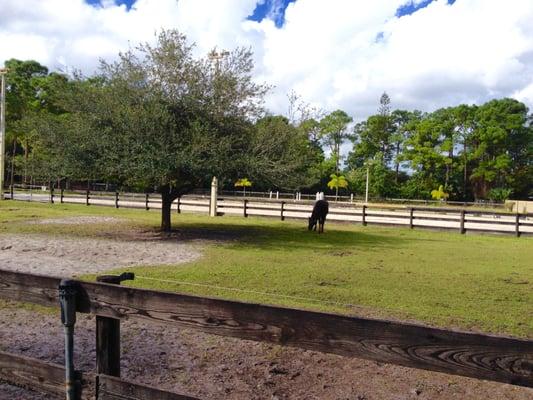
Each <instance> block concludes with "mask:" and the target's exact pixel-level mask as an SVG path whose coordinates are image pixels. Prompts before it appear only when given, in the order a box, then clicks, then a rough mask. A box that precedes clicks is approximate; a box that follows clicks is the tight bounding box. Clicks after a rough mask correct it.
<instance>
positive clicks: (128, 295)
mask: <svg viewBox="0 0 533 400" xmlns="http://www.w3.org/2000/svg"><path fill="white" fill-rule="evenodd" d="M59 282H60V279H59V278H55V277H48V276H39V275H33V274H25V273H18V272H10V271H3V270H0V298H2V299H7V300H16V301H25V302H31V303H35V304H39V305H44V306H57V304H58V301H57V297H58V285H59ZM76 285H77V288H78V292H77V293H78V294H77V299H76V302H77V312H80V313H90V314H93V315H96V316H100V317H108V318H115V319H119V320H120V319H138V320H143V321H146V322H151V323H158V324H164V325H173V326H177V327H182V328H188V329H193V330H197V331H201V332H205V333H210V334H215V335H221V336H229V337H236V338H241V339H248V340H254V341H259V342H269V343H275V344H279V345H284V346H292V347H298V348H302V349H307V350H315V351H320V352H325V353H333V354H338V355H342V356H347V357H359V358H365V359H369V360H374V361H379V362H385V363H391V364H396V365H402V366H406V367H412V368H419V369H425V370H431V371H438V372H444V373H449V374H455V375H463V376H468V377H473V378H479V379H487V380H493V381H497V382H504V383H510V384H514V385H520V386H527V387H533V340H527V339H517V338H511V337H506V336H496V335H484V334H478V333H470V332H461V331H457V330H445V329H437V328H432V327H427V326H423V325H417V324H408V323H401V322H394V321H387V320H380V319H370V318H359V317H350V316H344V315H337V314H330V313H322V312H313V311H304V310H298V309H291V308H283V307H274V306H267V305H261V304H252V303H243V302H236V301H228V300H221V299H215V298H208V297H198V296H192V295H185V294H179V293H172V292H163V291H154V290H146V289H138V288H133V287H125V286H117V285H112V284H107V283H99V282H96V283H93V282H83V281H76ZM2 371H4V369H0V375H2V377H3V378H4V379H8V380H9V379H10V376H9V374H7V378H6V376H5V375H3V373H2ZM110 398H113V397H110ZM118 398H120V397H118ZM133 398H135V397H133ZM140 398H141V399H142V397H140ZM154 398H157V397H154ZM162 398H164V397H162ZM184 398H187V397H184Z"/></svg>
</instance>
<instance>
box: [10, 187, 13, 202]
mask: <svg viewBox="0 0 533 400" xmlns="http://www.w3.org/2000/svg"><path fill="white" fill-rule="evenodd" d="M9 198H10V199H11V200H13V185H9Z"/></svg>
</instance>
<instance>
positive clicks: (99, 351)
mask: <svg viewBox="0 0 533 400" xmlns="http://www.w3.org/2000/svg"><path fill="white" fill-rule="evenodd" d="M134 278H135V275H134V274H133V273H132V272H124V273H123V274H120V275H100V276H98V277H97V278H96V281H97V282H102V283H110V284H114V285H120V282H122V281H125V280H133V279H134ZM96 373H98V374H105V375H110V376H116V377H120V320H119V319H115V318H107V317H98V316H97V317H96Z"/></svg>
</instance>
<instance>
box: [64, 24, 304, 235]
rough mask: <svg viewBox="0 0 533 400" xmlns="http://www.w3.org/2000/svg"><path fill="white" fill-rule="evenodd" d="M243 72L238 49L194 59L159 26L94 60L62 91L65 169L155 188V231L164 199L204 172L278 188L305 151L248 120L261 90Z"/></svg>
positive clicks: (167, 217) (165, 211) (248, 71)
mask: <svg viewBox="0 0 533 400" xmlns="http://www.w3.org/2000/svg"><path fill="white" fill-rule="evenodd" d="M252 71H253V62H252V53H251V52H250V51H249V50H248V49H243V48H238V49H235V50H233V51H231V52H228V53H227V54H226V55H225V57H223V58H222V59H217V60H216V61H213V60H212V59H210V58H209V57H206V58H195V57H194V56H193V46H192V45H190V44H189V43H188V42H187V39H186V37H185V36H184V35H182V34H180V33H179V32H177V31H174V30H171V31H163V32H161V33H160V34H159V35H158V37H157V42H156V44H155V45H149V44H142V45H139V46H138V47H136V48H135V49H133V50H131V51H129V52H127V53H123V54H120V57H119V60H118V61H116V62H113V63H107V62H103V63H102V65H101V69H100V72H99V73H98V74H97V75H96V76H94V77H92V78H91V79H85V78H79V77H78V79H77V81H76V82H74V83H72V84H71V85H69V86H68V90H66V91H65V93H66V96H65V98H64V102H63V106H64V107H65V108H66V110H67V111H68V118H67V121H66V126H67V128H68V129H63V132H65V134H67V132H72V131H73V130H74V131H75V132H77V134H76V135H72V134H68V140H66V141H67V142H69V145H68V146H66V148H67V151H69V153H70V154H71V157H68V160H69V162H70V163H71V164H72V166H71V167H70V168H69V169H70V170H71V171H78V172H80V173H81V171H83V170H90V171H94V173H95V174H96V175H97V176H99V177H100V178H101V179H102V178H103V179H107V180H109V181H114V182H116V183H118V184H122V185H127V186H130V187H136V188H139V189H154V190H156V191H157V192H158V193H160V194H161V198H162V218H161V228H162V229H163V230H165V231H168V230H170V229H171V212H170V208H171V205H172V202H173V201H174V200H175V199H176V198H177V197H178V196H180V195H182V194H184V193H187V192H188V191H190V190H191V189H193V188H195V187H199V186H202V185H204V184H206V183H207V182H209V181H210V180H211V177H212V176H213V175H216V176H217V177H219V179H220V180H221V181H222V182H224V181H226V182H231V181H234V180H235V179H236V178H238V177H239V176H243V175H246V176H249V177H250V178H252V179H254V181H255V180H256V179H257V178H259V179H262V180H263V181H265V180H270V181H271V182H272V183H276V184H278V185H281V184H286V183H287V182H294V181H296V180H299V174H300V173H301V172H302V164H303V163H304V162H305V153H304V152H301V151H299V150H300V149H299V148H297V146H296V145H294V143H295V142H298V139H297V138H296V139H295V137H294V136H291V135H290V134H288V133H287V132H283V133H280V131H277V133H276V134H272V135H270V136H268V135H265V134H261V133H260V130H258V129H257V127H256V126H254V121H256V120H258V118H260V117H261V116H262V114H263V109H262V101H263V97H264V94H265V93H266V92H267V90H268V87H267V86H266V85H262V84H257V83H255V82H254V81H253V80H252ZM73 142H75V144H74V145H72V143H73ZM298 143H299V142H298ZM302 143H303V142H302ZM293 145H294V146H293ZM295 146H296V147H295ZM75 149H83V150H82V153H83V155H84V157H81V154H79V150H75ZM75 152H78V153H75ZM73 153H74V154H75V155H76V156H78V157H72V154H73ZM287 154H290V157H287ZM274 155H275V156H276V157H277V158H275V157H273V156H274ZM65 159H67V158H65ZM276 160H278V161H279V162H276ZM283 161H290V163H285V162H283ZM89 166H90V168H89Z"/></svg>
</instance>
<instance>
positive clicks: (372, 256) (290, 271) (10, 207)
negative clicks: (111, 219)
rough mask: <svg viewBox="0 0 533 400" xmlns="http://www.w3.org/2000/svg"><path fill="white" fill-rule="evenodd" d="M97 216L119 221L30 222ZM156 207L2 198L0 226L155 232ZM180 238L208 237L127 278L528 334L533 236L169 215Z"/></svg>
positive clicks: (84, 232)
mask: <svg viewBox="0 0 533 400" xmlns="http://www.w3.org/2000/svg"><path fill="white" fill-rule="evenodd" d="M75 215H103V216H116V217H122V218H125V219H126V221H125V222H124V223H122V224H117V223H109V224H98V225H96V224H87V225H49V224H48V225H44V224H28V223H27V221H28V220H35V219H37V218H55V217H58V218H62V217H68V216H75ZM159 218H160V214H159V212H158V211H149V212H147V211H144V210H124V209H119V210H115V209H113V208H105V207H94V206H90V207H86V206H75V205H47V204H36V203H24V202H10V201H5V202H0V234H3V233H46V234H56V235H76V236H91V237H94V236H102V237H103V238H104V237H114V236H116V237H119V238H120V233H121V232H124V231H128V230H133V229H145V230H146V229H157V226H158V224H159ZM173 226H174V228H175V229H176V230H177V231H178V237H179V238H180V240H183V241H190V242H191V243H198V240H202V239H207V240H208V242H207V244H206V245H205V248H204V256H203V257H202V258H201V259H199V260H197V261H195V262H192V263H189V264H185V265H180V266H175V267H173V266H157V265H153V266H142V267H135V268H128V269H127V270H128V271H133V272H135V273H136V276H137V277H136V280H135V281H134V282H133V283H132V285H134V286H139V287H145V288H155V289H163V290H171V291H178V292H186V293H192V294H198V295H208V296H216V297H222V298H227V299H237V300H242V301H251V302H258V303H266V304H276V305H283V306H289V307H299V308H305V309H313V310H321V311H332V312H340V313H346V314H350V315H364V316H372V317H380V318H392V319H401V320H410V321H421V322H423V323H427V324H431V325H435V326H442V327H454V328H461V329H467V330H477V331H484V332H492V333H503V334H511V335H516V336H521V337H530V338H531V337H533V237H521V238H516V237H513V236H511V235H509V236H499V235H479V234H469V235H466V236H465V235H460V234H458V233H457V232H445V231H444V232H443V231H429V230H416V229H415V230H409V229H408V228H396V227H386V228H385V227H376V226H367V227H362V226H360V225H355V224H340V223H328V222H327V223H326V232H325V234H323V235H318V234H316V233H311V232H308V231H307V229H306V221H283V222H282V221H279V220H275V219H268V218H255V217H249V218H247V219H245V218H241V217H228V216H225V217H218V218H209V217H207V216H206V215H199V214H196V215H195V214H180V215H177V214H173Z"/></svg>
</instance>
